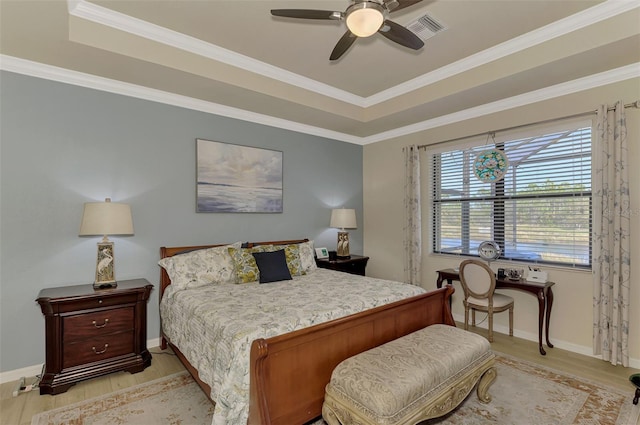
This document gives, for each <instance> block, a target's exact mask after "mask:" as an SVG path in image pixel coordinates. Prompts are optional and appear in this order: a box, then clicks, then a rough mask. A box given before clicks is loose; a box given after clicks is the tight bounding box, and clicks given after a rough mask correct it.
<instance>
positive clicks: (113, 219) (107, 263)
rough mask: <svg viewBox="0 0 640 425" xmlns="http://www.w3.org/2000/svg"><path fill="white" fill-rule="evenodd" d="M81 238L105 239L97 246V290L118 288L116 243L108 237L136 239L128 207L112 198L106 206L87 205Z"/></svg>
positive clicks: (94, 203)
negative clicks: (114, 247)
mask: <svg viewBox="0 0 640 425" xmlns="http://www.w3.org/2000/svg"><path fill="white" fill-rule="evenodd" d="M79 235H80V236H96V235H102V236H103V238H102V241H100V242H98V258H97V260H96V279H95V281H94V283H93V287H94V289H105V288H114V287H116V286H117V285H118V283H117V282H116V273H115V256H114V253H113V242H111V241H110V240H109V238H108V235H133V219H132V218H131V208H130V207H129V205H127V204H119V203H115V202H111V199H110V198H107V199H105V200H104V202H87V203H85V204H84V211H83V213H82V223H81V224H80V234H79Z"/></svg>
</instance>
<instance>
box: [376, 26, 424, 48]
mask: <svg viewBox="0 0 640 425" xmlns="http://www.w3.org/2000/svg"><path fill="white" fill-rule="evenodd" d="M378 32H379V33H380V34H382V35H384V36H385V37H387V38H388V39H389V40H391V41H395V42H396V43H398V44H401V45H403V46H404V47H408V48H410V49H413V50H418V49H420V48H422V46H424V41H422V40H421V39H420V37H418V36H417V35H415V34H414V33H412V32H411V31H409V30H408V29H406V28H405V27H403V26H402V25H400V24H396V23H395V22H393V21H390V20H388V19H387V20H386V21H384V25H382V28H380V30H379V31H378Z"/></svg>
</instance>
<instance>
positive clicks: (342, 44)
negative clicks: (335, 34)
mask: <svg viewBox="0 0 640 425" xmlns="http://www.w3.org/2000/svg"><path fill="white" fill-rule="evenodd" d="M356 38H358V36H357V35H354V34H353V33H351V31H347V32H345V33H344V35H343V36H342V38H340V40H338V43H337V44H336V47H334V48H333V52H331V56H330V57H329V59H330V60H332V61H334V60H337V59H339V58H340V56H342V55H343V54H344V52H346V51H347V50H349V47H351V45H352V44H353V42H354V41H356Z"/></svg>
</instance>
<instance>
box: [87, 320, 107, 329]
mask: <svg viewBox="0 0 640 425" xmlns="http://www.w3.org/2000/svg"><path fill="white" fill-rule="evenodd" d="M91 323H93V326H94V327H96V328H104V327H105V326H107V323H109V319H104V323H103V324H101V325H98V324H97V323H96V321H95V320H94V321H93V322H91Z"/></svg>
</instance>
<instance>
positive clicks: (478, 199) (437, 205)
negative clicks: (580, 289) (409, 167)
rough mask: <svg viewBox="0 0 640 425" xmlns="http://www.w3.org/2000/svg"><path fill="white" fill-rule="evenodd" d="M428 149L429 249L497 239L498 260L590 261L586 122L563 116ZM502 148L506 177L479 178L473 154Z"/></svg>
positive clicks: (471, 248)
mask: <svg viewBox="0 0 640 425" xmlns="http://www.w3.org/2000/svg"><path fill="white" fill-rule="evenodd" d="M478 143H481V144H478V145H477V146H474V147H466V148H464V149H458V150H451V151H448V152H439V153H433V154H432V155H431V166H432V179H433V180H432V185H431V188H432V197H431V201H432V206H433V211H432V213H433V214H432V219H433V229H434V239H433V251H434V252H437V253H443V254H456V255H460V254H463V255H477V248H478V245H479V244H480V243H481V242H482V241H485V240H494V241H496V242H497V243H498V244H499V245H500V247H501V248H502V251H503V252H502V256H501V258H503V259H513V260H519V261H528V262H535V263H546V264H558V265H569V266H574V267H584V268H588V267H590V266H591V237H590V235H591V125H590V123H589V122H587V123H585V121H581V122H576V121H574V122H571V123H563V124H561V126H560V127H557V126H556V127H555V128H554V129H553V130H550V129H546V130H541V129H539V128H538V129H532V130H529V131H526V132H525V134H522V132H521V133H520V135H519V136H518V137H517V138H515V139H510V138H509V137H503V136H501V140H500V141H497V142H495V143H493V141H492V143H487V141H482V142H480V141H479V142H478ZM490 148H497V149H500V150H502V151H503V152H504V153H505V154H506V155H507V157H508V159H509V168H508V171H507V174H506V175H505V177H504V178H503V179H502V180H500V181H498V182H494V183H483V182H482V181H480V180H478V179H477V178H476V176H475V174H474V170H473V166H474V160H475V158H476V156H477V155H478V153H480V152H482V151H485V150H487V149H490Z"/></svg>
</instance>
